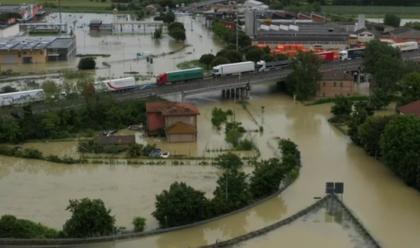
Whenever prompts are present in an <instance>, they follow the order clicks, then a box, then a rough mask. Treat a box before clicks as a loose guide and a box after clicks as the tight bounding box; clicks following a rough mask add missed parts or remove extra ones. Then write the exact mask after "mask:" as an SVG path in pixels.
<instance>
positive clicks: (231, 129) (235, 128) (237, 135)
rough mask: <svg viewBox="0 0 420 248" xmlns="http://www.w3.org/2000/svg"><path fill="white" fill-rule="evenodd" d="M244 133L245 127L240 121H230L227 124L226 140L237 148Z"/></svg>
mask: <svg viewBox="0 0 420 248" xmlns="http://www.w3.org/2000/svg"><path fill="white" fill-rule="evenodd" d="M244 133H245V129H244V128H243V127H242V124H241V123H240V122H234V121H233V122H228V123H226V126H225V141H226V142H228V143H229V144H231V145H232V146H233V147H234V148H236V147H237V146H238V145H239V143H240V141H241V139H242V137H243V135H244Z"/></svg>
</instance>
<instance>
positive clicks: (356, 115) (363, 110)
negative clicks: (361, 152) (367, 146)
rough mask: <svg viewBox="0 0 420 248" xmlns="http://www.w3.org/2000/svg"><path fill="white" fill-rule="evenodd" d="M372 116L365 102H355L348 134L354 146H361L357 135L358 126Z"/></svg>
mask: <svg viewBox="0 0 420 248" xmlns="http://www.w3.org/2000/svg"><path fill="white" fill-rule="evenodd" d="M372 114H373V110H372V109H371V107H370V106H369V105H368V103H367V102H366V101H361V102H357V103H356V104H355V105H354V111H353V112H352V113H351V116H350V121H349V129H348V134H349V136H350V138H351V140H352V141H353V142H354V143H355V144H357V145H360V144H361V141H360V138H359V133H358V128H359V126H360V125H361V124H362V123H364V122H365V121H366V119H367V118H368V117H369V116H371V115H372Z"/></svg>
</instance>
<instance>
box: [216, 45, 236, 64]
mask: <svg viewBox="0 0 420 248" xmlns="http://www.w3.org/2000/svg"><path fill="white" fill-rule="evenodd" d="M216 56H217V57H220V56H222V57H225V58H227V59H228V60H229V61H230V62H231V63H236V62H241V61H242V54H241V53H239V52H237V51H236V50H235V49H231V48H224V49H222V50H221V51H219V52H218V53H217V55H216Z"/></svg>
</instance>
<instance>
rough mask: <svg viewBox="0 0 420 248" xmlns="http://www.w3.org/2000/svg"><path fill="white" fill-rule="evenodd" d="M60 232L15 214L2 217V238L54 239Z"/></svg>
mask: <svg viewBox="0 0 420 248" xmlns="http://www.w3.org/2000/svg"><path fill="white" fill-rule="evenodd" d="M57 237H58V232H57V231H56V230H54V229H52V228H49V227H46V226H44V225H42V224H40V223H35V222H33V221H30V220H25V219H18V218H16V217H15V216H13V215H3V216H2V217H1V218H0V238H15V239H52V238H57Z"/></svg>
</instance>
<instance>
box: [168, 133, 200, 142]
mask: <svg viewBox="0 0 420 248" xmlns="http://www.w3.org/2000/svg"><path fill="white" fill-rule="evenodd" d="M167 138H168V142H171V143H183V142H185V143H187V142H195V141H196V140H197V136H196V135H195V134H170V135H168V137H167Z"/></svg>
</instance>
